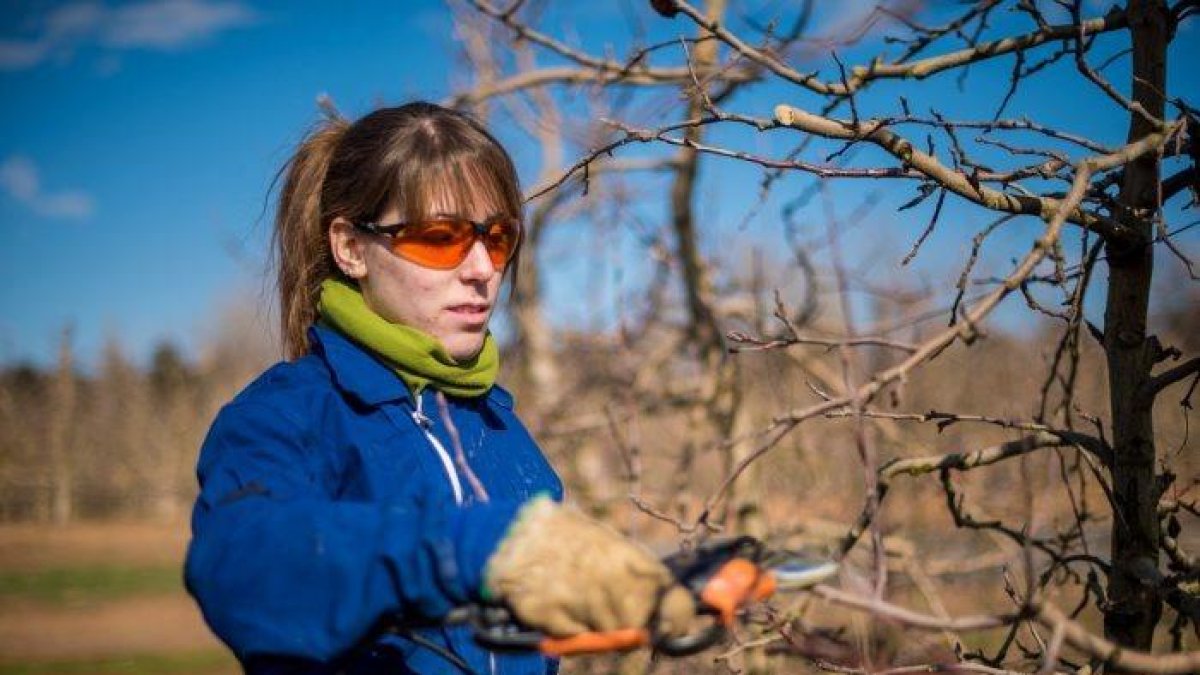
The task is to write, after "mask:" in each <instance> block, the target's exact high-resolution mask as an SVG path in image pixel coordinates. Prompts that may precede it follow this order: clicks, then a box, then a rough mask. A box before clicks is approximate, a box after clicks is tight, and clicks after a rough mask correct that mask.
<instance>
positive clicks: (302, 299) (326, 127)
mask: <svg viewBox="0 0 1200 675" xmlns="http://www.w3.org/2000/svg"><path fill="white" fill-rule="evenodd" d="M349 126H350V124H349V122H347V121H346V120H345V119H344V118H342V117H335V116H330V117H328V118H326V119H325V120H323V121H322V122H321V123H320V124H319V126H317V127H316V128H315V129H314V130H313V131H312V132H311V133H310V134H309V135H308V137H307V138H306V139H305V140H304V141H303V142H302V143H301V144H300V147H299V148H298V149H297V150H296V154H295V155H294V156H293V157H292V159H291V161H289V162H288V164H287V165H286V166H285V171H286V177H285V179H284V184H283V190H282V192H281V193H280V197H279V208H278V210H277V212H276V215H275V234H274V245H273V248H274V252H275V256H276V265H277V283H278V290H279V318H280V329H281V330H280V338H281V339H282V342H283V352H284V357H285V358H287V359H296V358H299V357H301V356H303V355H305V354H307V353H308V351H309V345H308V332H307V331H308V327H309V326H310V325H312V323H313V321H315V320H316V318H317V297H318V293H319V291H320V286H321V282H322V281H323V280H325V279H327V278H329V277H332V276H335V275H336V273H337V266H336V265H335V263H334V260H333V254H332V253H331V252H330V250H329V242H328V241H327V239H328V236H329V235H328V232H327V225H328V223H326V222H325V221H326V217H325V216H326V213H325V211H324V210H323V208H322V207H323V204H322V199H321V193H322V191H323V187H324V185H325V175H326V173H328V171H329V165H330V162H331V159H332V157H333V153H334V151H335V150H336V149H337V146H338V142H339V141H340V140H341V139H342V136H343V135H344V134H345V132H346V129H348V128H349Z"/></svg>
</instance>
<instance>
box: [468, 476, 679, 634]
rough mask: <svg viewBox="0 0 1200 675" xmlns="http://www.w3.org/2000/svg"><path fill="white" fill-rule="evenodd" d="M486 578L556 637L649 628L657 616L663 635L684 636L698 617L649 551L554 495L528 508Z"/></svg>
mask: <svg viewBox="0 0 1200 675" xmlns="http://www.w3.org/2000/svg"><path fill="white" fill-rule="evenodd" d="M485 578H486V585H487V588H488V591H489V592H490V595H491V596H492V597H493V598H494V599H497V600H502V601H504V602H505V603H507V604H508V606H509V607H510V608H511V609H512V611H513V613H514V614H515V615H516V617H517V619H519V620H520V621H521V623H523V624H525V625H526V626H529V627H531V628H536V629H538V630H541V631H543V632H545V633H547V634H548V635H551V636H554V637H568V636H571V635H575V634H578V633H583V632H587V631H610V630H617V629H621V628H643V627H649V623H650V621H651V619H652V618H655V620H656V623H655V626H654V627H653V628H654V629H655V630H657V631H658V632H659V633H660V634H663V635H671V636H678V635H684V634H686V633H687V631H688V628H689V626H690V624H691V621H692V619H693V618H694V617H695V614H696V607H695V602H694V601H693V600H692V596H691V594H690V593H689V592H688V591H687V590H686V589H684V588H683V587H681V586H679V585H677V584H675V580H674V578H673V577H672V575H671V572H670V571H668V570H667V568H666V567H665V566H664V565H663V564H662V563H661V562H660V561H659V560H658V559H657V558H655V557H654V556H652V555H651V554H650V553H649V551H646V550H645V549H643V548H642V547H640V546H638V545H637V544H634V543H633V542H632V541H630V540H629V539H627V538H625V537H623V536H621V535H620V534H619V533H617V532H616V531H615V530H612V529H611V528H608V527H606V526H604V525H602V524H601V523H599V522H597V521H595V520H592V519H591V518H588V517H587V516H585V515H583V514H582V513H580V512H579V511H578V510H576V509H573V508H571V507H567V506H561V505H559V504H556V503H554V502H553V501H552V500H550V499H547V498H538V499H535V500H533V501H531V502H530V503H529V504H528V505H526V506H524V507H522V508H521V510H520V512H518V514H517V519H516V520H515V521H514V524H513V526H512V527H511V529H510V530H509V532H508V534H507V535H506V536H505V538H504V539H503V540H502V541H501V542H500V545H499V547H497V549H496V552H495V553H493V554H492V557H491V558H490V559H489V560H488V563H487V568H486V570H485ZM656 610H657V616H655V612H656Z"/></svg>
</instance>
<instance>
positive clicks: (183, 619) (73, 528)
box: [0, 523, 239, 673]
mask: <svg viewBox="0 0 1200 675" xmlns="http://www.w3.org/2000/svg"><path fill="white" fill-rule="evenodd" d="M188 537H189V533H188V529H187V525H186V523H163V524H144V523H97V524H79V525H70V526H66V527H47V526H39V525H24V524H23V525H3V526H0V574H15V575H30V574H36V573H38V572H42V571H46V570H60V569H87V568H90V567H101V568H134V569H145V568H148V569H158V570H170V569H171V568H174V569H181V566H182V562H183V557H184V553H185V551H186V549H187V542H188ZM89 598H90V599H89ZM197 653H211V654H214V655H216V654H222V653H225V650H224V647H223V646H222V645H221V644H220V642H219V641H218V640H217V639H216V638H215V637H214V636H213V635H212V633H211V632H209V630H208V627H207V626H205V625H204V621H203V619H202V618H201V616H200V612H199V610H198V609H197V608H196V605H195V603H193V602H192V599H191V598H190V597H188V595H187V593H186V592H185V591H184V589H183V587H182V584H180V585H179V587H178V588H176V589H174V590H163V589H162V588H161V587H155V588H151V589H141V590H139V589H136V588H135V589H132V590H127V591H123V592H121V593H108V594H105V593H100V594H98V595H94V596H86V597H85V598H84V599H82V600H78V601H70V602H63V601H54V600H50V599H41V598H40V597H39V596H36V595H34V596H29V595H22V594H20V593H17V594H15V595H10V596H7V597H0V665H3V664H10V665H11V664H36V663H46V662H75V663H88V662H89V661H92V660H97V661H98V660H102V659H111V658H119V657H124V656H129V655H156V654H157V655H163V656H165V657H168V658H169V657H171V656H172V655H178V654H197ZM217 658H218V659H220V658H221V657H220V656H217ZM39 672H41V671H39ZM72 672H84V671H81V670H72ZM205 672H209V671H205ZM216 672H229V673H236V672H239V669H238V668H237V667H236V664H235V663H234V661H233V659H232V657H229V667H228V669H219V670H218V671H216Z"/></svg>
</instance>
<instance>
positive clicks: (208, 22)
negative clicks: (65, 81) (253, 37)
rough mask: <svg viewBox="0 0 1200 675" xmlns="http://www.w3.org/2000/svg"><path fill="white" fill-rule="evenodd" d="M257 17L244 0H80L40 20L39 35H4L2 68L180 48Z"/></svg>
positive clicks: (0, 41)
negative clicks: (87, 50) (97, 53)
mask: <svg viewBox="0 0 1200 675" xmlns="http://www.w3.org/2000/svg"><path fill="white" fill-rule="evenodd" d="M257 20H258V14H257V12H255V11H254V9H252V8H251V7H250V6H248V5H246V4H244V3H243V2H241V1H240V0H143V1H142V2H135V3H132V4H126V5H121V6H118V7H110V6H108V5H106V4H104V3H100V2H93V1H91V0H76V1H75V2H71V3H68V4H66V5H62V6H60V7H57V8H55V9H54V10H53V11H51V12H50V13H49V14H46V15H45V16H43V17H40V18H39V19H38V20H36V21H35V23H36V24H37V30H36V33H35V34H34V35H33V36H31V37H28V38H24V39H22V38H6V39H0V70H24V69H26V68H32V67H34V66H37V65H39V64H41V63H43V62H45V61H47V60H48V59H50V58H56V59H58V60H61V61H69V60H71V59H72V58H73V57H74V55H75V52H76V51H77V50H78V49H79V48H80V47H85V46H99V47H102V48H105V49H109V50H125V49H149V50H157V51H170V50H177V49H182V48H185V47H188V46H191V45H194V44H197V43H199V42H202V41H203V40H205V39H207V38H209V37H211V36H213V35H216V34H218V33H220V32H222V31H225V30H228V29H231V28H237V27H241V26H246V25H249V24H252V23H254V22H255V21H257Z"/></svg>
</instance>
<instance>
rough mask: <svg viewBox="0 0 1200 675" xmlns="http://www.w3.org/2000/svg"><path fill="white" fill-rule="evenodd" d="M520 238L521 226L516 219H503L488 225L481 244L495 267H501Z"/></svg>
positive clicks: (510, 256)
mask: <svg viewBox="0 0 1200 675" xmlns="http://www.w3.org/2000/svg"><path fill="white" fill-rule="evenodd" d="M520 238H521V226H520V224H519V223H518V222H517V221H516V220H503V221H498V222H494V223H491V224H489V225H488V227H487V232H486V233H485V234H484V235H483V245H484V247H485V248H487V252H488V256H489V257H490V258H491V259H492V264H493V265H495V266H496V269H503V267H504V266H505V265H507V264H508V261H509V259H510V258H512V254H513V251H515V250H516V249H517V242H518V241H519V240H520Z"/></svg>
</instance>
